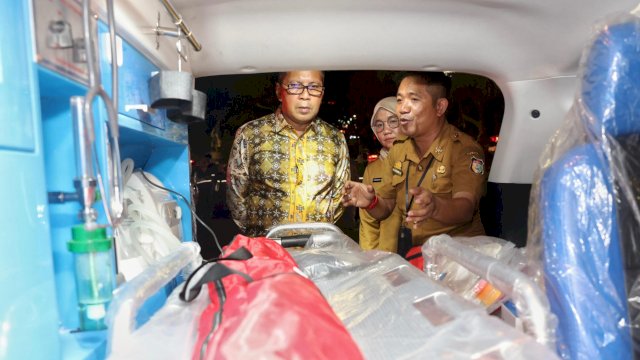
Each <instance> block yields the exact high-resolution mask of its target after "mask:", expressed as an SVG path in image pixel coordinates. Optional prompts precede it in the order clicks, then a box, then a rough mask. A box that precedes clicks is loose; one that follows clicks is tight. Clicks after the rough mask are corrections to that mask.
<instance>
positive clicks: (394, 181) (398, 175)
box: [391, 162, 409, 188]
mask: <svg viewBox="0 0 640 360" xmlns="http://www.w3.org/2000/svg"><path fill="white" fill-rule="evenodd" d="M408 167H409V163H407V162H405V163H403V164H401V165H400V166H398V164H394V166H393V170H392V173H393V174H392V176H391V185H392V186H393V187H394V188H398V186H400V184H402V183H403V182H404V179H405V178H406V177H407V168H408Z"/></svg>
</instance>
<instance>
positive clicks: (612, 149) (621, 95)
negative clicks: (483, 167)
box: [529, 15, 640, 359]
mask: <svg viewBox="0 0 640 360" xmlns="http://www.w3.org/2000/svg"><path fill="white" fill-rule="evenodd" d="M639 134H640V19H638V18H637V17H635V16H631V15H625V16H621V17H620V16H619V17H616V18H615V19H614V18H612V19H611V20H610V21H608V22H607V23H606V24H604V25H602V26H600V27H598V28H597V31H596V33H595V36H594V38H593V40H592V42H591V43H590V45H589V46H588V47H587V48H586V49H585V52H584V53H583V57H582V62H581V71H580V87H579V89H578V93H577V96H576V99H575V102H574V105H573V108H572V110H571V112H570V113H569V115H568V117H567V119H566V121H565V124H564V125H563V127H562V128H561V129H560V130H559V131H558V132H557V133H556V135H555V136H554V138H553V139H552V141H551V143H550V144H549V145H548V146H547V149H546V151H545V153H544V155H543V157H542V159H541V171H539V172H538V175H537V177H538V179H537V180H536V181H535V182H534V187H533V188H532V198H531V200H532V201H531V204H532V205H531V207H530V238H529V246H530V247H535V248H536V250H538V255H539V256H540V258H541V259H542V275H543V276H544V282H545V287H546V293H547V296H548V298H549V302H550V304H551V310H552V311H553V312H554V313H555V314H556V316H557V317H558V322H559V325H558V328H557V334H556V335H557V339H558V353H559V354H560V355H561V356H562V357H563V358H570V359H587V358H588V359H632V358H633V353H634V341H633V340H632V328H633V327H634V323H635V321H633V316H632V315H630V310H629V309H633V308H632V307H631V308H630V306H629V301H628V299H629V295H628V292H629V291H630V290H631V288H632V287H633V286H632V283H633V281H634V280H635V278H636V276H637V271H636V268H637V263H638V259H639V258H640V252H639V251H638V243H639V242H640V239H639V237H640V236H639V231H640V230H639V229H640V221H639V220H640V216H639V214H640V212H638V200H637V199H638V195H639V194H640V191H638V189H639V188H640V187H639V186H638V183H637V181H638V180H637V179H638V177H639V176H640V174H639V173H638V169H640V166H638V157H640V152H639V151H638V149H639V148H640V146H639V145H638V144H640V141H639V139H640V138H639ZM534 252H535V251H534ZM625 280H626V282H625Z"/></svg>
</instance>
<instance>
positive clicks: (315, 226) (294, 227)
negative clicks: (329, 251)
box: [266, 222, 342, 238]
mask: <svg viewBox="0 0 640 360" xmlns="http://www.w3.org/2000/svg"><path fill="white" fill-rule="evenodd" d="M290 231H298V232H308V231H313V232H318V231H334V232H337V233H342V230H340V228H339V227H337V226H336V225H333V224H330V223H322V222H312V223H291V224H281V225H276V226H274V227H272V228H271V229H269V231H268V232H267V235H266V237H268V238H277V237H278V235H280V234H281V233H284V232H290Z"/></svg>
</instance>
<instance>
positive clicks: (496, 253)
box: [423, 236, 525, 313]
mask: <svg viewBox="0 0 640 360" xmlns="http://www.w3.org/2000/svg"><path fill="white" fill-rule="evenodd" d="M454 240H455V241H457V242H458V243H460V244H462V245H464V246H466V247H468V248H471V249H474V250H475V251H478V252H479V253H481V254H484V255H487V256H490V257H492V258H494V259H496V260H498V261H501V262H502V263H504V264H505V265H507V266H510V267H512V268H513V269H514V270H521V269H522V267H523V266H524V263H525V254H524V249H522V248H521V249H518V248H516V247H515V245H514V244H513V243H511V242H508V241H506V240H503V239H499V238H495V237H490V236H474V237H456V238H454ZM432 244H433V243H432V242H430V241H427V242H426V243H425V245H423V258H424V267H425V268H424V271H425V273H426V274H427V275H429V277H430V278H432V279H433V280H436V281H441V282H442V284H443V285H445V286H446V287H448V288H449V289H451V290H453V291H454V292H455V293H456V294H458V295H460V296H462V297H463V298H465V299H467V300H469V301H472V302H475V303H477V304H481V305H483V306H484V307H486V308H487V312H488V313H491V312H492V311H493V310H495V309H496V308H497V307H498V306H499V305H500V304H501V301H502V300H504V299H505V297H504V294H503V293H502V292H501V291H500V290H498V289H496V288H495V287H494V286H493V285H492V284H491V283H490V282H488V281H487V280H486V279H484V278H482V277H481V276H479V275H477V274H474V273H472V272H471V271H469V270H468V269H467V268H465V267H464V266H463V265H461V264H459V263H458V262H457V261H455V260H452V259H450V258H449V257H447V256H445V255H443V254H441V253H438V252H436V251H433V250H434V249H433V246H431V245H432Z"/></svg>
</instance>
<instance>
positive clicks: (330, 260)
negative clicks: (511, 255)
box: [107, 224, 556, 359]
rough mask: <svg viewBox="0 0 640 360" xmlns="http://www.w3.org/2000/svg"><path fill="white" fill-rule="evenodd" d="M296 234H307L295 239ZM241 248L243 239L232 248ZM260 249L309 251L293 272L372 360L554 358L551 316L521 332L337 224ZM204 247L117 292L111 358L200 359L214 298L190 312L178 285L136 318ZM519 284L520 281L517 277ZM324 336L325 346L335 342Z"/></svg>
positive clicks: (285, 232) (245, 354)
mask: <svg viewBox="0 0 640 360" xmlns="http://www.w3.org/2000/svg"><path fill="white" fill-rule="evenodd" d="M292 232H297V233H298V234H300V233H303V235H301V236H300V235H291V233H292ZM237 240H238V237H236V239H235V240H234V241H237ZM258 240H259V241H262V242H271V243H284V245H285V246H289V245H304V246H303V247H299V246H298V247H294V248H288V253H289V254H290V255H291V256H292V258H293V259H295V263H296V264H297V269H296V270H295V271H296V272H297V273H299V276H300V277H304V278H308V279H310V280H312V281H313V283H314V284H315V286H316V287H317V289H319V291H320V292H321V293H322V295H323V297H324V299H326V301H327V303H328V304H329V305H330V307H331V309H332V310H333V312H334V313H335V315H336V316H337V318H339V319H340V321H341V323H342V325H343V326H344V328H345V329H346V330H347V331H348V333H349V334H350V336H351V337H352V339H353V341H354V342H355V344H357V348H358V349H359V351H360V353H361V354H362V356H363V357H364V358H366V359H401V358H406V359H413V358H451V359H469V358H491V359H541V358H544V359H554V358H556V355H555V353H554V351H553V350H552V347H553V340H552V339H550V338H549V334H550V333H552V332H551V331H550V330H549V325H550V324H548V323H545V322H544V320H545V319H546V318H545V317H544V316H542V317H539V316H534V317H530V319H531V320H532V325H531V326H530V327H528V329H529V330H525V331H521V330H519V329H517V328H514V327H512V326H510V325H508V324H507V323H505V322H503V321H502V320H501V319H499V318H498V317H495V316H491V315H488V314H487V312H486V311H485V308H484V307H482V306H480V305H477V304H474V303H472V302H469V301H467V300H465V299H464V298H462V297H461V296H459V295H458V294H456V293H454V292H453V291H451V290H450V289H448V288H446V287H444V286H442V285H441V284H439V283H438V282H436V281H434V280H433V279H431V278H429V277H428V276H427V275H426V274H425V273H423V272H422V271H420V270H419V269H416V268H415V267H413V266H412V265H410V264H409V263H408V262H407V261H406V260H404V259H403V258H401V257H400V256H398V255H396V254H392V253H386V252H381V251H375V250H371V251H362V250H361V249H360V248H359V246H358V245H357V243H356V242H355V241H354V240H352V239H351V238H349V237H348V236H346V235H345V234H343V233H342V232H341V231H340V230H339V229H338V228H337V227H334V226H333V225H329V224H288V225H284V226H282V227H276V228H274V229H272V231H270V232H269V234H268V237H266V238H260V239H258ZM232 245H233V244H232ZM196 248H197V246H196V245H195V244H183V245H182V247H181V249H180V251H179V252H176V253H175V254H173V255H172V256H169V257H167V258H166V259H163V261H162V262H159V263H158V264H155V265H154V266H152V267H150V268H148V269H147V270H145V272H144V273H143V274H142V275H141V276H139V277H137V278H135V279H134V280H133V281H131V282H129V283H126V284H124V285H123V286H121V287H120V288H119V289H118V291H117V292H116V294H115V296H114V300H113V302H112V304H111V307H110V309H109V314H108V317H107V319H108V323H109V336H108V349H107V352H108V353H109V356H110V358H113V359H119V358H127V357H130V356H134V355H139V354H141V353H142V352H144V353H146V354H148V355H149V356H151V357H153V358H158V359H161V358H167V359H169V358H172V359H175V358H199V355H198V353H197V351H196V352H194V348H195V345H196V339H197V338H198V336H201V335H199V334H198V320H197V319H199V317H200V315H201V314H202V312H203V310H204V309H205V308H206V307H207V306H208V305H209V303H210V298H208V297H207V296H206V295H205V294H206V291H201V292H200V294H199V295H198V296H197V297H196V298H195V300H194V301H193V302H191V303H185V302H182V301H180V300H179V292H180V291H181V286H178V287H177V288H176V289H175V290H174V291H173V293H172V294H171V295H170V296H169V298H168V300H167V303H166V304H165V306H163V308H161V309H160V310H159V311H158V312H157V313H156V314H155V315H154V316H153V317H152V318H151V319H150V320H149V321H148V322H147V323H145V324H143V325H141V326H136V321H135V317H136V310H137V309H138V308H140V306H141V304H142V303H144V301H145V299H146V298H147V297H148V296H149V295H150V294H153V293H154V292H155V291H157V290H158V289H159V288H160V286H162V283H166V282H168V281H170V280H171V279H173V278H175V277H176V276H177V275H178V274H179V273H180V271H181V269H187V271H189V270H193V266H194V264H193V259H195V258H196V257H195V256H194V254H195V253H196V251H195V250H196ZM467 250H469V251H470V252H472V251H473V250H472V249H467ZM225 254H226V255H228V252H225ZM494 262H495V261H494ZM489 263H491V261H489ZM491 264H492V265H493V266H494V267H495V264H493V263H491ZM478 267H479V268H481V267H482V264H479V265H478ZM511 279H512V280H513V279H517V281H516V282H519V281H521V280H522V278H520V277H518V276H512V277H511ZM506 280H509V279H506ZM507 287H508V286H507ZM307 291H308V290H307ZM534 292H535V291H534ZM506 293H509V291H508V290H506ZM534 295H539V294H534ZM533 298H535V299H534V300H532V297H531V296H530V294H529V295H524V300H523V301H522V303H526V304H528V305H526V306H524V307H521V308H522V309H526V308H527V307H529V308H536V306H535V305H533V306H532V304H538V305H539V303H536V301H539V302H540V301H541V300H540V299H544V296H542V297H535V296H534V297H533ZM541 302H542V306H539V307H537V308H536V309H539V310H541V311H542V312H543V313H544V311H545V309H548V305H546V306H547V307H546V308H545V304H544V301H543V300H542V301H541ZM247 316H250V314H247ZM280 318H281V319H282V321H283V322H286V321H287V320H286V319H287V313H286V312H284V313H282V314H280ZM540 319H543V321H542V323H541V322H540V321H539V320H540ZM223 321H224V319H223ZM309 326H311V324H309ZM274 328H275V325H274ZM525 329H527V327H525ZM531 329H533V330H531ZM316 336H317V338H318V340H319V339H326V338H331V337H332V336H336V334H332V333H318V334H316ZM271 345H272V344H262V345H259V344H258V345H256V344H254V348H252V349H242V348H240V347H239V348H237V349H236V351H237V352H236V353H235V354H234V355H235V357H236V358H249V357H252V356H253V357H255V354H256V348H255V347H259V346H264V348H265V349H267V348H268V347H269V346H271ZM293 346H308V344H307V345H305V344H293ZM150 352H151V353H150ZM258 353H259V349H258ZM325 358H328V356H327V357H325ZM333 358H335V356H334V357H333Z"/></svg>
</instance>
